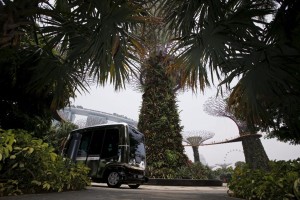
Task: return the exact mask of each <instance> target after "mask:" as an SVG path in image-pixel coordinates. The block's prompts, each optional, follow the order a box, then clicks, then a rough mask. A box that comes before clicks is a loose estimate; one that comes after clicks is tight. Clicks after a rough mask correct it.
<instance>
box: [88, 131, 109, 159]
mask: <svg viewBox="0 0 300 200" xmlns="http://www.w3.org/2000/svg"><path fill="white" fill-rule="evenodd" d="M104 132H105V129H97V130H95V131H94V133H93V140H92V143H91V146H90V150H89V154H90V155H100V153H101V151H102V147H103V141H104Z"/></svg>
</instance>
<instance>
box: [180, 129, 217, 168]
mask: <svg viewBox="0 0 300 200" xmlns="http://www.w3.org/2000/svg"><path fill="white" fill-rule="evenodd" d="M214 135H215V134H214V133H212V132H210V131H203V130H193V131H187V132H185V133H184V137H183V141H184V142H186V143H187V145H185V146H192V148H193V152H194V162H200V157H199V150H198V148H199V146H201V145H202V143H203V142H204V141H206V140H208V139H211V138H212V137H213V136H214Z"/></svg>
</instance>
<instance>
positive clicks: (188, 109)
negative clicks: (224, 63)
mask: <svg viewBox="0 0 300 200" xmlns="http://www.w3.org/2000/svg"><path fill="white" fill-rule="evenodd" d="M215 94H216V90H215V89H206V92H205V94H204V95H203V94H197V95H195V94H193V93H192V92H185V93H180V94H179V95H178V98H177V100H178V106H179V112H180V119H181V125H182V126H184V131H191V130H207V131H211V132H214V133H215V136H214V137H213V138H212V139H210V140H208V141H206V142H207V143H208V142H212V141H220V140H224V139H227V138H232V137H236V136H238V129H237V127H236V125H235V124H234V123H233V122H232V121H231V120H229V119H227V118H220V117H212V116H210V115H207V114H206V113H205V112H204V111H203V108H202V106H203V103H204V102H205V101H206V100H207V98H208V97H210V96H213V95H215ZM141 103H142V94H141V93H139V92H137V91H134V90H133V89H132V88H126V90H122V91H119V92H116V91H114V89H113V87H111V86H106V87H105V88H103V87H97V88H96V87H95V86H94V87H92V88H91V90H90V93H89V94H84V95H79V94H78V96H77V98H76V99H75V100H73V105H75V106H78V105H80V106H83V107H84V108H89V109H93V110H98V111H103V112H107V113H117V114H120V115H125V116H127V117H129V118H131V119H134V120H135V121H138V117H139V111H140V107H141ZM261 140H262V143H263V146H264V148H265V150H266V153H267V155H268V156H269V158H270V159H271V160H289V159H296V158H298V157H300V146H299V145H296V146H295V145H289V144H287V143H282V142H278V141H276V139H264V138H261ZM185 149H186V154H187V155H188V157H189V158H190V159H191V160H192V161H193V160H194V159H193V153H192V148H191V147H186V148H185ZM199 152H200V154H202V155H203V156H204V158H205V160H206V162H207V164H208V165H210V166H212V165H215V164H223V163H235V162H237V161H244V160H245V159H244V155H243V152H242V145H241V142H237V143H230V144H219V145H210V146H200V147H199Z"/></svg>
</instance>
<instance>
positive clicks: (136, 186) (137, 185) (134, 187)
mask: <svg viewBox="0 0 300 200" xmlns="http://www.w3.org/2000/svg"><path fill="white" fill-rule="evenodd" d="M128 186H129V187H130V188H131V189H137V188H138V187H140V184H134V185H128Z"/></svg>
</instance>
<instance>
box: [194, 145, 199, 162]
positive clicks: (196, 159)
mask: <svg viewBox="0 0 300 200" xmlns="http://www.w3.org/2000/svg"><path fill="white" fill-rule="evenodd" d="M192 148H193V152H194V162H195V163H196V162H197V163H200V157H199V150H198V149H199V147H198V146H192Z"/></svg>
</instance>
